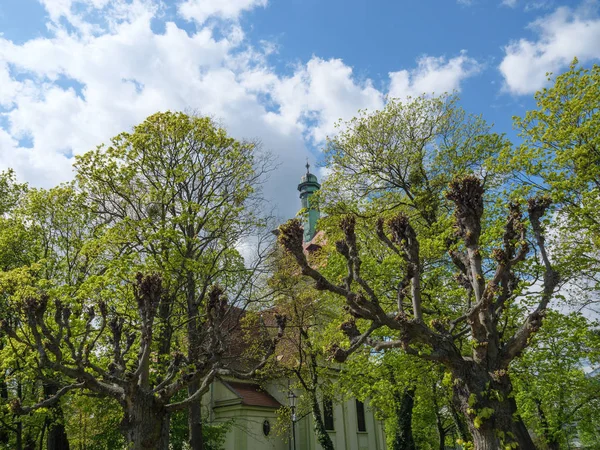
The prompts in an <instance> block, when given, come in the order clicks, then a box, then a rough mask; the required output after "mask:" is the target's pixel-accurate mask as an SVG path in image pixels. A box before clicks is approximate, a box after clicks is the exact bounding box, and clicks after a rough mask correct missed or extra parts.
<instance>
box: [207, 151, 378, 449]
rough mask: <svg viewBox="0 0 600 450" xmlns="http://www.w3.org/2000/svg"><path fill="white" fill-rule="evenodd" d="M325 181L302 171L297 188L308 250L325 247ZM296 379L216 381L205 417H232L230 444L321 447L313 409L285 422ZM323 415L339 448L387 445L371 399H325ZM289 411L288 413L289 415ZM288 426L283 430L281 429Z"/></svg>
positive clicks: (235, 446)
mask: <svg viewBox="0 0 600 450" xmlns="http://www.w3.org/2000/svg"><path fill="white" fill-rule="evenodd" d="M320 187H321V185H320V184H319V182H318V179H317V177H316V176H315V175H314V174H312V173H310V166H309V164H308V163H307V164H306V173H305V174H304V175H303V176H302V177H301V179H300V184H299V185H298V191H299V192H300V200H301V205H302V216H303V218H304V220H303V222H304V243H305V249H306V251H308V252H310V251H315V250H317V249H318V248H320V246H319V244H318V241H319V240H320V239H323V236H319V235H317V234H316V225H317V221H318V219H319V211H318V209H317V208H315V207H314V205H312V204H311V197H312V196H313V195H314V194H315V192H317V191H318V190H319V188H320ZM292 383H293V381H292V380H287V379H277V380H271V381H270V382H268V383H262V384H261V385H259V384H257V383H253V382H248V381H240V380H233V379H230V380H226V379H221V380H217V381H215V382H214V383H213V384H212V385H211V387H210V390H209V392H208V393H207V394H205V396H204V397H203V399H202V404H203V408H204V411H203V412H204V414H203V415H204V417H208V419H209V423H213V424H217V423H229V424H230V426H229V431H228V432H227V435H226V441H225V449H226V450H320V449H321V446H320V445H319V443H318V441H317V437H316V435H315V433H314V424H313V418H312V415H311V414H306V415H304V416H302V417H295V419H294V420H293V421H292V420H291V419H289V422H290V423H288V424H286V426H282V423H281V421H282V420H285V419H283V417H284V416H283V415H282V414H281V413H282V412H283V411H284V410H285V409H284V407H286V406H287V407H288V409H287V411H289V407H290V406H295V405H290V401H292V402H293V398H294V397H296V398H298V397H301V396H302V392H301V391H295V392H294V393H293V395H290V390H289V386H290V384H292ZM321 407H322V411H323V415H324V421H325V424H326V428H327V430H328V433H329V436H330V437H331V440H332V441H333V444H334V446H335V448H336V449H339V450H384V449H385V448H386V442H385V435H384V429H383V424H382V422H380V421H378V420H377V419H376V418H375V416H374V414H373V411H372V410H371V408H370V407H369V404H368V402H366V403H364V404H363V403H362V402H359V401H358V400H356V399H346V400H344V401H338V402H337V403H336V402H332V401H329V402H328V403H325V402H323V401H322V402H321ZM287 417H289V414H288V415H287ZM282 430H283V432H282Z"/></svg>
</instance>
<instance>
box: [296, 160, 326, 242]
mask: <svg viewBox="0 0 600 450" xmlns="http://www.w3.org/2000/svg"><path fill="white" fill-rule="evenodd" d="M320 188H321V185H320V184H319V181H318V179H317V176H316V175H314V174H312V173H310V164H309V163H308V162H306V173H305V174H304V175H302V178H300V184H299V185H298V190H299V191H300V200H301V202H302V209H303V210H304V212H305V214H304V242H309V241H310V240H311V239H312V238H313V237H314V236H315V232H316V227H317V220H319V210H318V209H317V208H314V207H313V206H312V205H311V202H310V197H312V195H313V194H314V193H315V192H317V191H318V190H319V189H320Z"/></svg>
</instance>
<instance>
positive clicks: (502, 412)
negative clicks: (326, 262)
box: [279, 175, 559, 450]
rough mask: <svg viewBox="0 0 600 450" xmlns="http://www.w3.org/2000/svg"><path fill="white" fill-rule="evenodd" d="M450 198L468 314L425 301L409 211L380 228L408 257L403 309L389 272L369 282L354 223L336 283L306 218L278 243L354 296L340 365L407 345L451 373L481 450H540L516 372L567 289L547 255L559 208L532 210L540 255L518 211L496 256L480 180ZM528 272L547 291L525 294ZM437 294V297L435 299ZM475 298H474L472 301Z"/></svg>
mask: <svg viewBox="0 0 600 450" xmlns="http://www.w3.org/2000/svg"><path fill="white" fill-rule="evenodd" d="M445 195H446V198H448V199H449V200H450V201H451V202H452V203H453V204H454V216H455V227H456V239H457V242H456V243H455V244H452V245H450V257H451V260H452V262H453V264H454V265H455V267H456V269H457V270H458V276H457V281H454V282H453V281H452V280H450V279H449V280H446V281H445V283H446V289H455V288H456V286H457V284H458V285H460V286H461V287H462V289H463V292H464V298H465V301H464V303H463V304H464V305H465V307H464V308H463V310H462V311H461V312H458V311H457V312H456V313H455V314H454V316H453V317H448V316H446V315H445V314H440V313H437V312H436V311H435V310H434V311H429V312H427V311H424V307H423V303H424V302H426V301H428V299H424V297H423V286H422V284H421V280H422V279H423V278H424V276H425V275H427V270H428V269H427V268H426V267H425V266H424V265H423V264H422V260H421V256H420V252H421V250H420V240H419V236H418V235H417V234H416V232H415V229H414V228H413V226H412V225H411V222H410V220H409V218H408V217H407V216H406V215H405V214H399V215H397V216H395V217H393V218H392V219H391V220H389V221H387V223H384V221H383V220H378V221H377V223H376V224H374V225H373V226H374V228H375V232H376V235H377V237H378V239H379V240H380V241H381V243H382V244H383V245H384V246H386V247H387V248H388V249H389V251H390V252H392V253H394V254H396V255H398V256H400V261H401V262H400V263H399V264H400V268H399V270H400V271H401V272H402V273H404V277H403V282H401V283H399V284H398V292H397V293H396V295H395V297H396V298H397V301H398V304H397V308H396V309H395V311H389V310H387V308H385V306H384V305H386V304H389V299H388V298H385V297H384V296H380V295H378V292H377V291H378V290H377V289H376V288H374V286H376V285H378V284H381V283H383V282H384V281H386V280H385V277H386V276H387V275H386V274H385V273H382V274H380V277H379V278H367V275H365V274H364V273H363V271H362V264H363V257H364V258H365V259H366V258H367V257H365V251H361V249H360V248H359V243H358V241H357V235H356V232H355V225H356V219H355V217H354V216H347V217H345V218H344V219H343V220H342V221H341V224H340V226H341V229H342V232H343V239H341V240H339V241H337V242H336V244H335V246H336V250H337V253H338V254H340V255H341V256H342V257H343V259H344V260H345V261H346V268H347V270H346V274H345V276H343V278H341V279H331V278H328V277H326V276H324V275H323V271H322V270H321V269H318V268H314V267H312V266H311V265H310V264H309V262H308V260H307V258H306V255H305V253H304V252H303V249H302V233H303V231H302V227H301V225H300V223H299V222H298V221H297V220H293V221H290V222H288V223H287V224H285V225H283V226H281V227H280V231H281V233H280V236H279V242H280V243H281V245H282V246H283V247H284V248H285V249H286V250H287V251H288V252H290V253H291V254H292V255H293V257H294V258H295V260H296V262H297V264H298V266H299V268H300V270H301V271H302V273H303V274H304V275H305V276H308V277H309V278H312V279H313V280H314V282H315V287H316V289H318V290H321V291H327V292H330V293H332V294H335V295H337V296H341V297H342V298H344V299H345V302H346V308H347V312H348V314H349V315H350V316H351V318H350V319H349V320H348V321H346V322H345V323H344V324H343V325H342V329H343V330H344V332H345V333H346V335H347V336H348V338H349V341H350V342H349V344H348V345H347V346H346V348H343V347H342V346H336V347H334V348H332V356H333V357H334V358H335V359H336V360H338V361H344V360H346V359H347V357H348V356H349V355H350V354H351V353H352V352H354V351H356V350H357V349H358V348H360V347H362V346H363V345H364V344H369V345H371V346H372V347H374V348H375V349H376V350H383V349H386V348H395V347H398V348H401V349H403V350H404V351H405V352H407V353H408V354H411V355H414V356H417V357H419V358H423V359H426V360H430V361H434V362H438V363H441V364H443V365H445V366H446V368H447V369H448V370H449V371H450V373H451V375H452V378H453V389H454V392H455V393H456V395H457V397H458V399H459V400H460V405H461V409H462V411H463V413H464V415H465V416H466V417H467V420H468V425H469V428H470V431H471V434H472V436H473V441H474V445H475V448H476V449H477V450H484V449H494V450H496V449H498V448H500V445H505V446H512V447H518V448H523V449H529V448H534V444H533V442H532V440H531V437H530V436H529V433H528V431H527V429H526V428H525V426H524V424H523V422H522V421H521V419H520V418H519V416H518V415H517V410H516V403H515V401H514V398H513V396H512V385H511V381H510V377H509V372H508V370H509V366H510V363H511V362H512V361H513V360H514V359H515V358H517V357H518V356H519V355H520V354H521V353H522V352H523V350H524V349H525V348H526V347H527V345H528V344H529V341H530V338H531V337H532V335H533V334H534V333H535V332H536V331H537V330H538V329H539V327H540V326H541V323H542V320H543V317H544V314H545V312H546V309H547V307H548V303H549V302H550V300H551V298H552V296H553V294H554V291H555V289H556V288H557V286H558V283H559V276H558V274H557V272H556V271H555V270H554V268H553V267H552V264H551V262H550V259H549V257H548V254H547V251H546V246H545V243H544V235H543V226H542V222H541V219H542V216H543V215H544V213H545V212H546V210H547V209H548V207H549V206H550V201H549V199H547V198H535V199H531V200H530V201H529V203H528V216H529V223H530V227H531V229H532V231H533V236H532V239H533V241H534V242H535V244H536V247H537V252H536V253H532V252H531V250H530V246H529V244H528V240H527V229H528V228H529V227H528V224H527V223H526V221H525V219H524V218H523V216H522V214H521V211H520V207H519V205H517V204H511V205H510V206H509V212H508V216H507V219H506V221H505V223H504V225H503V233H502V237H501V239H500V242H499V243H500V246H499V248H496V249H494V250H493V251H491V252H489V253H488V252H487V249H486V248H484V247H483V246H482V240H481V238H482V233H483V232H484V231H485V230H484V229H483V228H482V218H483V214H484V189H483V185H482V182H481V180H480V179H478V178H477V177H475V176H472V175H471V176H469V175H467V176H462V177H460V178H457V179H455V180H454V181H452V182H451V183H450V185H449V187H448V190H447V192H446V194H445ZM538 258H539V260H541V263H540V264H538ZM527 265H529V266H534V267H539V268H540V273H539V275H540V278H541V279H543V281H540V283H541V285H542V286H541V288H540V289H535V292H525V291H524V284H527V283H526V281H530V283H529V284H531V285H533V280H524V279H523V278H520V277H519V273H518V271H519V269H520V268H521V267H523V266H527ZM429 270H433V269H429ZM363 275H364V277H363ZM381 278H384V279H381ZM340 281H341V282H340ZM428 295H429V296H431V297H435V296H436V293H428ZM442 295H443V292H438V293H437V296H442ZM523 295H525V296H527V297H528V298H529V297H537V303H536V304H535V306H534V307H533V308H532V310H531V311H528V312H527V311H526V312H524V313H522V315H521V317H520V319H519V317H518V314H517V313H516V312H515V310H514V308H511V305H512V304H513V303H514V302H515V299H516V298H517V297H519V296H523ZM405 296H407V297H408V298H410V300H411V304H412V308H411V309H412V314H409V313H407V311H406V310H405V309H404V306H403V304H402V300H403V298H404V297H405ZM471 296H472V298H473V301H472V302H468V301H466V299H467V298H470V297H471ZM428 316H429V320H427V321H426V318H427V317H428ZM357 321H358V322H357ZM381 328H384V329H387V330H388V333H389V336H393V338H391V339H384V340H376V339H373V338H372V335H373V333H374V331H375V330H378V329H381ZM465 335H470V337H471V339H472V341H471V343H472V350H471V351H470V352H467V351H466V350H465V349H463V350H461V348H460V347H459V345H460V342H461V340H462V337H463V336H465Z"/></svg>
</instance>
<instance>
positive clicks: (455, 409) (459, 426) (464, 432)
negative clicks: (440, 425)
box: [450, 390, 471, 441]
mask: <svg viewBox="0 0 600 450" xmlns="http://www.w3.org/2000/svg"><path fill="white" fill-rule="evenodd" d="M450 414H451V415H452V420H453V421H454V425H456V430H457V431H458V436H459V437H460V438H461V439H462V440H463V441H469V440H470V439H471V436H470V435H469V429H468V427H467V424H466V423H465V418H464V416H463V415H462V414H461V412H460V399H459V398H458V395H456V390H453V391H452V399H451V401H450Z"/></svg>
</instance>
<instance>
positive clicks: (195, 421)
mask: <svg viewBox="0 0 600 450" xmlns="http://www.w3.org/2000/svg"><path fill="white" fill-rule="evenodd" d="M256 147H257V146H256V144H254V143H251V142H241V141H237V140H235V139H233V138H231V137H229V136H228V135H227V133H226V131H225V130H224V129H222V128H219V127H217V126H216V125H215V123H214V122H213V121H212V120H211V119H210V118H207V117H192V116H188V115H185V114H183V113H171V112H166V113H158V114H154V115H152V116H150V117H149V118H148V119H146V121H144V122H143V123H142V124H140V125H138V126H136V127H135V128H134V130H133V133H122V134H120V135H119V136H117V137H115V138H114V139H112V141H111V146H109V147H108V148H104V147H99V148H98V149H97V150H95V151H92V152H89V153H87V154H86V155H84V156H82V157H80V158H79V159H78V161H77V163H76V168H77V171H78V172H77V180H78V183H79V185H80V186H81V187H82V188H83V189H85V190H86V191H87V192H88V194H89V197H90V203H91V208H92V210H93V211H95V212H96V213H97V214H99V215H100V216H101V217H102V218H103V220H105V221H106V223H107V224H108V226H109V227H110V231H109V232H108V234H107V238H108V239H110V241H111V242H112V244H113V245H114V246H116V251H115V253H116V254H117V255H118V256H117V259H120V260H122V261H125V263H126V264H138V265H141V266H144V267H146V268H147V270H158V271H159V272H160V273H161V275H162V279H163V283H164V288H163V289H164V296H163V298H162V299H161V304H160V305H159V309H158V311H159V312H158V314H159V317H160V319H161V320H160V325H159V326H160V331H159V332H160V333H161V339H159V341H160V342H161V345H162V347H161V348H160V349H159V358H160V359H161V360H163V361H164V364H165V368H166V365H167V363H168V360H169V355H168V353H169V348H170V345H171V340H172V338H173V332H174V330H175V329H178V328H180V327H185V329H186V332H187V342H188V343H189V345H188V347H187V349H188V355H187V357H188V358H189V359H190V360H195V359H198V355H197V354H195V352H197V351H199V349H200V347H201V345H200V344H201V343H200V339H201V336H200V330H201V328H202V326H201V324H202V322H203V320H204V318H203V310H204V308H205V306H206V301H207V295H208V292H209V290H210V288H211V286H212V285H213V284H214V283H216V282H219V283H220V284H221V285H222V286H223V287H224V289H226V290H227V292H228V294H229V295H230V299H231V300H232V303H234V304H236V303H239V302H240V300H241V299H242V298H246V299H248V298H250V297H252V298H253V301H258V300H260V299H257V298H254V297H253V296H255V295H259V291H258V290H257V289H256V284H257V279H258V278H260V277H261V276H262V274H263V270H264V262H265V260H266V257H267V255H268V252H269V250H270V246H268V245H265V242H266V241H265V237H266V236H269V235H270V233H269V231H270V230H269V228H268V227H267V223H266V221H265V219H264V218H262V217H261V216H260V214H261V210H260V208H261V198H260V191H259V188H260V182H261V180H262V178H263V176H264V175H265V173H266V172H268V170H269V166H268V162H267V161H268V158H267V155H264V156H260V154H259V153H258V151H257V148H256ZM253 239H255V240H256V241H257V242H256V245H255V246H254V247H255V249H256V254H255V255H253V256H252V258H251V261H250V263H249V265H246V264H245V261H244V260H243V258H242V257H241V255H240V254H239V252H238V251H237V250H236V249H235V246H236V245H238V244H239V243H240V242H241V241H243V240H253ZM123 249H125V250H123ZM246 303H248V302H247V301H246ZM241 306H242V307H243V308H245V306H244V305H241ZM199 387H200V381H199V380H195V381H194V382H192V383H190V385H189V387H188V394H189V395H193V394H194V393H195V392H196V391H197V390H198V389H199ZM188 421H189V442H190V445H191V447H192V448H193V449H202V447H203V441H202V417H201V411H200V404H199V403H198V402H191V403H190V404H189V410H188Z"/></svg>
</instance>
